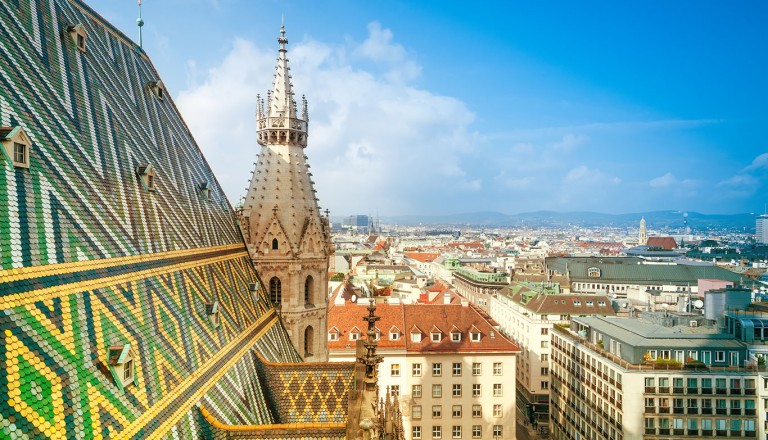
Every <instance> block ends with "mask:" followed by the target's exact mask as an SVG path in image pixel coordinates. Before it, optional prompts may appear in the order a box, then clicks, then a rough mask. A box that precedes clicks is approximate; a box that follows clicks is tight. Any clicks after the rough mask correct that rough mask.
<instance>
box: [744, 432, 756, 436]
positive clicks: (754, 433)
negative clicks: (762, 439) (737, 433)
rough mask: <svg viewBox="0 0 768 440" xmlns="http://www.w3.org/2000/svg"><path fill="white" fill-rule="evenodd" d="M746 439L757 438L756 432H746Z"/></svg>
mask: <svg viewBox="0 0 768 440" xmlns="http://www.w3.org/2000/svg"><path fill="white" fill-rule="evenodd" d="M744 437H757V432H756V431H744Z"/></svg>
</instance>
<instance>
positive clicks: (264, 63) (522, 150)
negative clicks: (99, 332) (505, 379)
mask: <svg viewBox="0 0 768 440" xmlns="http://www.w3.org/2000/svg"><path fill="white" fill-rule="evenodd" d="M90 4H91V6H92V7H93V8H94V9H95V10H97V11H99V13H101V14H102V15H103V16H104V17H105V18H106V19H108V20H110V21H111V22H112V23H114V24H115V25H116V26H118V27H119V28H120V29H121V30H122V31H124V32H126V33H127V34H128V35H130V36H131V37H132V38H135V39H138V28H137V27H136V25H135V19H136V16H137V9H136V4H135V2H129V1H125V2H121V3H120V4H119V5H118V4H116V3H115V2H114V1H107V0H97V1H92V2H90ZM339 11H344V13H339ZM283 15H284V17H285V24H286V30H287V37H288V38H289V45H288V49H289V58H290V60H291V66H292V68H293V70H292V73H293V83H294V85H295V88H296V90H297V91H298V93H299V94H301V93H304V94H306V95H307V99H308V101H309V116H310V125H309V136H310V137H309V146H308V148H307V150H306V154H307V155H308V156H309V158H310V162H311V164H312V166H313V171H315V172H314V175H315V176H314V179H315V180H316V188H317V191H318V197H319V198H320V204H321V206H322V207H323V208H324V209H325V208H328V209H330V210H331V212H332V213H334V214H339V215H343V214H349V213H356V212H376V211H377V210H378V211H379V212H381V213H382V214H386V215H397V214H450V213H457V212H469V211H477V210H494V211H499V212H505V213H517V212H525V211H534V210H556V211H570V210H593V211H600V212H608V213H621V212H640V211H648V210H658V209H674V210H684V211H700V212H705V213H740V212H762V210H763V205H764V202H765V200H764V199H763V198H760V197H759V195H760V194H763V193H765V190H766V185H767V184H766V182H767V181H768V179H766V177H768V153H767V151H768V145H766V142H765V139H764V137H763V136H761V134H762V133H763V131H764V130H763V128H764V127H765V126H766V122H768V121H767V119H768V110H766V106H765V102H768V86H766V82H765V80H764V78H766V77H768V61H767V60H766V55H765V54H766V53H768V35H766V34H768V30H766V28H765V26H764V23H765V22H766V19H768V6H767V5H766V4H765V3H763V2H736V3H729V4H728V7H727V8H725V7H724V5H723V3H719V2H675V3H661V2H653V3H649V4H643V5H637V4H635V5H632V6H631V7H630V6H627V5H625V4H614V3H609V2H594V3H589V4H587V5H584V4H582V3H579V4H578V5H574V4H571V3H565V2H563V3H557V4H548V5H547V7H546V8H544V7H541V5H534V4H507V3H505V2H496V3H490V4H488V3H486V4H483V5H482V7H479V6H475V7H472V6H471V5H470V4H468V3H466V2H448V3H445V2H440V3H437V2H427V3H418V4H411V2H387V3H386V4H384V3H382V4H376V3H371V2H365V3H362V2H361V3H357V2H340V1H336V2H331V3H330V4H326V3H323V4H320V3H315V2H277V1H275V2H249V1H234V0H233V1H203V0H200V1H191V0H185V1H182V0H173V1H162V2H160V1H152V0H149V1H145V2H144V5H143V17H144V20H145V22H146V25H145V26H144V28H143V45H144V49H145V50H146V51H147V53H148V54H149V56H150V57H152V60H153V63H154V64H155V67H156V68H157V69H158V71H159V73H160V75H161V76H162V78H163V80H164V82H165V84H166V86H167V87H168V90H169V92H170V93H171V95H172V96H173V98H174V101H175V102H176V104H177V105H178V106H179V108H180V111H181V113H182V115H183V116H184V118H185V120H186V122H187V123H188V124H189V126H190V129H191V131H192V134H193V135H194V136H195V139H196V140H197V142H198V144H199V145H200V147H201V149H202V150H203V153H204V154H205V157H206V159H207V160H208V161H209V163H210V164H211V166H212V167H213V170H214V172H215V173H216V176H217V178H218V179H219V181H220V183H221V184H222V186H223V187H224V190H225V191H226V193H227V196H228V198H229V199H230V200H231V201H232V202H233V203H236V202H237V201H238V199H239V198H240V197H241V196H243V195H244V194H245V187H246V185H247V183H248V181H249V176H250V174H249V173H250V171H251V170H252V169H253V165H252V162H253V161H254V160H255V156H256V153H257V151H258V148H257V144H256V133H255V129H254V113H255V108H256V94H257V93H262V94H263V93H264V91H265V90H267V89H269V88H270V84H269V80H270V77H271V75H265V74H264V73H265V72H270V73H271V72H272V71H273V70H274V58H275V48H276V46H277V43H276V42H275V37H276V36H277V34H278V31H279V27H280V20H281V16H283ZM296 99H297V100H300V99H301V96H300V95H299V96H296Z"/></svg>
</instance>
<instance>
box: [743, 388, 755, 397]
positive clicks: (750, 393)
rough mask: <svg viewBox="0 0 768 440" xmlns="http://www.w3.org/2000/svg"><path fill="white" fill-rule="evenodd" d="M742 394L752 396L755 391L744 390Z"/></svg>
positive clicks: (752, 389)
mask: <svg viewBox="0 0 768 440" xmlns="http://www.w3.org/2000/svg"><path fill="white" fill-rule="evenodd" d="M744 394H745V395H747V396H754V395H755V394H756V390H755V389H754V388H745V389H744Z"/></svg>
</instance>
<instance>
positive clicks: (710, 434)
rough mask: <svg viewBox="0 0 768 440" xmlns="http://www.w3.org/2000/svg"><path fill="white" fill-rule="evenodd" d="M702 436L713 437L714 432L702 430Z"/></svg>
mask: <svg viewBox="0 0 768 440" xmlns="http://www.w3.org/2000/svg"><path fill="white" fill-rule="evenodd" d="M701 436H702V437H712V430H711V429H702V430H701Z"/></svg>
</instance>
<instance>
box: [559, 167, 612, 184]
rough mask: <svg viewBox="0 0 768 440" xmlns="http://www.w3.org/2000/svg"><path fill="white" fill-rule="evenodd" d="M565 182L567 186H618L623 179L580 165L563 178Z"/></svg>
mask: <svg viewBox="0 0 768 440" xmlns="http://www.w3.org/2000/svg"><path fill="white" fill-rule="evenodd" d="M563 182H564V183H566V184H578V185H595V184H612V185H618V184H619V183H621V179H619V178H618V177H616V176H611V175H608V174H606V173H604V172H603V171H600V170H599V169H596V168H589V167H588V166H586V165H580V166H578V167H576V168H573V169H571V170H570V171H568V174H566V175H565V177H564V178H563Z"/></svg>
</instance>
